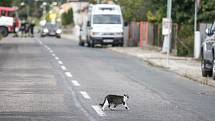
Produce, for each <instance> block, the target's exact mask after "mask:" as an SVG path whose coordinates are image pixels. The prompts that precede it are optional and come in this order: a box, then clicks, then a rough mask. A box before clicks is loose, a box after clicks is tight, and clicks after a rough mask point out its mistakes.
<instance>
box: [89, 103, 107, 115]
mask: <svg viewBox="0 0 215 121" xmlns="http://www.w3.org/2000/svg"><path fill="white" fill-rule="evenodd" d="M92 108H93V109H94V110H95V111H96V113H97V114H98V115H99V116H106V114H105V113H104V111H102V109H101V108H100V106H98V105H92Z"/></svg>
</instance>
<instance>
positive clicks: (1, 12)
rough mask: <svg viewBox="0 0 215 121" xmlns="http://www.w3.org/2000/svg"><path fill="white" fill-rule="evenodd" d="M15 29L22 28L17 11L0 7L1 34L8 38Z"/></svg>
mask: <svg viewBox="0 0 215 121" xmlns="http://www.w3.org/2000/svg"><path fill="white" fill-rule="evenodd" d="M14 20H15V21H14ZM14 24H15V26H14ZM14 27H15V28H19V27H20V20H19V19H18V16H17V13H16V9H15V8H9V7H0V33H1V34H2V35H3V37H6V36H7V35H8V34H9V33H11V32H14V31H15V28H14Z"/></svg>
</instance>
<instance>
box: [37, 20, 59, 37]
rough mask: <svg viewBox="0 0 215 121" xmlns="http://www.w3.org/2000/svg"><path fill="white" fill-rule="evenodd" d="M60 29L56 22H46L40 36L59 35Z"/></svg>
mask: <svg viewBox="0 0 215 121" xmlns="http://www.w3.org/2000/svg"><path fill="white" fill-rule="evenodd" d="M61 33H62V30H61V28H60V26H58V25H57V24H52V23H47V24H46V25H45V26H43V27H42V29H41V37H45V36H56V37H57V38H60V37H61Z"/></svg>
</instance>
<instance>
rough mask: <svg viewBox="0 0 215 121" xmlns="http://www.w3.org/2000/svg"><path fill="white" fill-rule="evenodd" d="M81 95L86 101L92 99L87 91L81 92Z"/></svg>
mask: <svg viewBox="0 0 215 121" xmlns="http://www.w3.org/2000/svg"><path fill="white" fill-rule="evenodd" d="M80 93H81V95H82V96H83V97H84V98H85V99H90V96H89V95H88V94H87V92H85V91H80Z"/></svg>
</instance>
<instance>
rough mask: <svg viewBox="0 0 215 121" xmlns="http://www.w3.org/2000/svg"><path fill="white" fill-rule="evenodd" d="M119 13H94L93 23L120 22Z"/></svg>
mask: <svg viewBox="0 0 215 121" xmlns="http://www.w3.org/2000/svg"><path fill="white" fill-rule="evenodd" d="M121 23H122V22H121V17H120V15H94V17H93V24H121Z"/></svg>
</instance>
